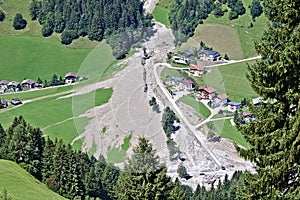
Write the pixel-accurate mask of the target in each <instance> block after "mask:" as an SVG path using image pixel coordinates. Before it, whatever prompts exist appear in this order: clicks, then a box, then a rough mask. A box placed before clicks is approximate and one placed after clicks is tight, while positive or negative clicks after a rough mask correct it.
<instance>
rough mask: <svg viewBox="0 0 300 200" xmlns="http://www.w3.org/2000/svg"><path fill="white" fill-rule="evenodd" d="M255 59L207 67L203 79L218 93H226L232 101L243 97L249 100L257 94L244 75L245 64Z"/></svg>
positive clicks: (245, 70) (245, 71)
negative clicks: (207, 70)
mask: <svg viewBox="0 0 300 200" xmlns="http://www.w3.org/2000/svg"><path fill="white" fill-rule="evenodd" d="M254 62H255V61H249V62H241V63H234V64H228V65H224V66H219V67H213V68H209V71H210V72H208V73H207V74H205V75H204V76H203V79H204V81H205V83H206V85H207V86H211V87H214V88H215V89H216V90H217V92H218V93H226V94H227V95H228V96H229V99H230V100H232V101H241V100H242V99H243V98H244V97H246V98H247V99H249V100H251V99H252V98H255V97H257V96H258V95H257V94H256V93H255V92H254V90H253V89H252V87H251V85H250V82H249V80H248V79H247V77H246V73H247V66H248V65H247V64H252V63H254Z"/></svg>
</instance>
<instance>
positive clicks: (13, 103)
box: [10, 98, 22, 106]
mask: <svg viewBox="0 0 300 200" xmlns="http://www.w3.org/2000/svg"><path fill="white" fill-rule="evenodd" d="M10 103H11V104H12V105H14V106H17V105H20V104H22V101H21V100H20V99H19V98H15V99H13V100H11V102H10Z"/></svg>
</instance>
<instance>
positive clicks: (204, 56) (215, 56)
mask: <svg viewBox="0 0 300 200" xmlns="http://www.w3.org/2000/svg"><path fill="white" fill-rule="evenodd" d="M220 59H221V56H220V54H219V53H218V52H217V51H213V50H202V51H201V52H200V60H207V61H217V60H220Z"/></svg>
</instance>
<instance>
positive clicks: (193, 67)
mask: <svg viewBox="0 0 300 200" xmlns="http://www.w3.org/2000/svg"><path fill="white" fill-rule="evenodd" d="M204 69H205V67H204V66H196V65H191V66H190V70H197V71H203V70H204Z"/></svg>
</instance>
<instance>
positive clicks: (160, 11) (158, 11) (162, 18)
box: [152, 0, 171, 27]
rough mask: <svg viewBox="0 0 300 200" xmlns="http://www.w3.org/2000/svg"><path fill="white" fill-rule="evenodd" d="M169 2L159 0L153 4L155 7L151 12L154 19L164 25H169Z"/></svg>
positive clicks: (168, 0)
mask: <svg viewBox="0 0 300 200" xmlns="http://www.w3.org/2000/svg"><path fill="white" fill-rule="evenodd" d="M170 4H171V0H159V2H158V4H157V5H156V6H155V9H154V10H153V12H152V15H153V17H154V19H155V20H156V21H158V22H160V23H162V24H164V25H166V27H171V24H170V21H169V13H170V9H169V7H170Z"/></svg>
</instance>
